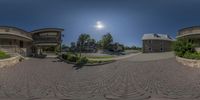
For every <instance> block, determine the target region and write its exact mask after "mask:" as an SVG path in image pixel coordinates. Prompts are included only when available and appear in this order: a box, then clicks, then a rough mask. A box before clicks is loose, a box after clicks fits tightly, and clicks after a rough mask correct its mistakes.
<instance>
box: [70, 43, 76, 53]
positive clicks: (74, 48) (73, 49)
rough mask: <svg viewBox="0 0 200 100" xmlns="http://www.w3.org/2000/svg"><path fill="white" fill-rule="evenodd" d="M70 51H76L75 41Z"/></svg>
mask: <svg viewBox="0 0 200 100" xmlns="http://www.w3.org/2000/svg"><path fill="white" fill-rule="evenodd" d="M70 51H72V52H75V51H76V43H75V42H71V46H70Z"/></svg>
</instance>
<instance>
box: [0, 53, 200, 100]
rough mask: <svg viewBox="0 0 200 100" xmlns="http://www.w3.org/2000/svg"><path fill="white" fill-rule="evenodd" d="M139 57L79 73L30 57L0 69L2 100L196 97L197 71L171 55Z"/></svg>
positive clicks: (170, 99)
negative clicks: (159, 57)
mask: <svg viewBox="0 0 200 100" xmlns="http://www.w3.org/2000/svg"><path fill="white" fill-rule="evenodd" d="M158 55H159V54H158ZM158 55H157V56H158ZM161 55H162V54H161ZM137 56H139V55H137ZM137 56H133V57H130V58H128V59H123V60H119V61H117V62H115V63H111V64H107V65H101V66H93V67H83V68H81V69H79V70H75V68H73V65H70V64H66V63H64V62H60V61H59V60H57V59H34V58H31V59H29V60H26V61H23V62H21V63H19V64H17V65H15V66H11V67H7V68H2V69H0V99H1V100H2V99H5V100H10V99H13V100H27V99H29V100H199V99H200V77H199V76H200V70H199V69H195V68H188V67H186V66H183V65H181V64H179V63H177V62H176V60H175V58H174V57H166V58H165V59H164V57H163V59H160V60H158V59H154V58H153V57H152V59H154V60H148V61H138V62H137V61H136V60H133V59H135V57H137ZM140 56H141V55H140Z"/></svg>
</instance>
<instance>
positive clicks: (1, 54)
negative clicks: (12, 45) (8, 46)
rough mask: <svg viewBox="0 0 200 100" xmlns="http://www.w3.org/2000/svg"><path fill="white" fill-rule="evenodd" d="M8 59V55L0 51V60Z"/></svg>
mask: <svg viewBox="0 0 200 100" xmlns="http://www.w3.org/2000/svg"><path fill="white" fill-rule="evenodd" d="M9 57H10V55H8V54H6V53H5V52H3V51H0V59H4V58H9Z"/></svg>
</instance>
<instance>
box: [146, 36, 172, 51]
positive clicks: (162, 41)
mask: <svg viewBox="0 0 200 100" xmlns="http://www.w3.org/2000/svg"><path fill="white" fill-rule="evenodd" d="M142 41H143V53H150V52H167V51H171V50H172V42H173V41H174V40H173V38H171V37H170V36H169V35H165V34H144V35H143V37H142Z"/></svg>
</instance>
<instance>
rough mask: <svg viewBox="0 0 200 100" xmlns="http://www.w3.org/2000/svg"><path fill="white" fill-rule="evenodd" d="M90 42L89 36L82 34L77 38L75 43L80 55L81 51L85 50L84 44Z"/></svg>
mask: <svg viewBox="0 0 200 100" xmlns="http://www.w3.org/2000/svg"><path fill="white" fill-rule="evenodd" d="M89 40H90V35H89V34H86V33H83V34H81V35H80V36H79V38H78V41H77V47H78V49H79V52H80V55H81V52H82V50H83V49H85V44H86V43H88V41H89Z"/></svg>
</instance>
